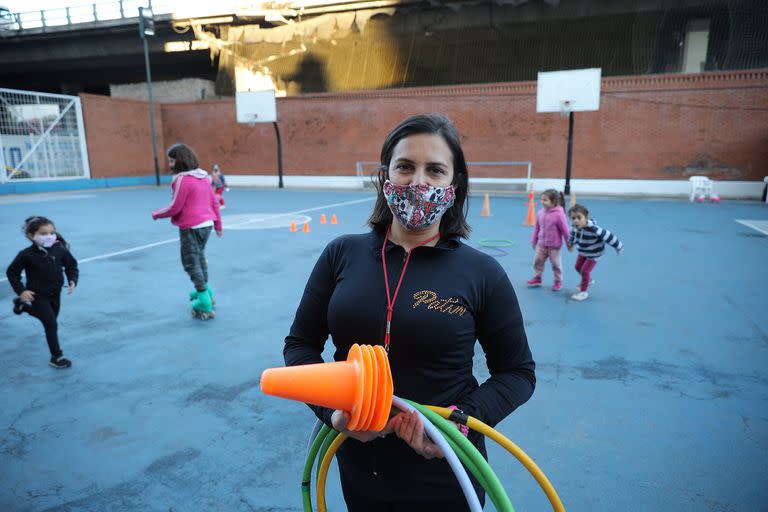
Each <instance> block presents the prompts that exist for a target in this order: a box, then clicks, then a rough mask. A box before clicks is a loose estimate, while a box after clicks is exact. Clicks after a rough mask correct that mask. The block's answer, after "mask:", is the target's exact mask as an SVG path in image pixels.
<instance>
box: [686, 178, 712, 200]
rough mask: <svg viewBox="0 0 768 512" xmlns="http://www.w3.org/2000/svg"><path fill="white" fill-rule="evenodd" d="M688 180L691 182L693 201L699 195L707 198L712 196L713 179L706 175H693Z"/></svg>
mask: <svg viewBox="0 0 768 512" xmlns="http://www.w3.org/2000/svg"><path fill="white" fill-rule="evenodd" d="M688 181H690V182H691V201H693V200H695V199H696V198H697V197H698V196H704V197H706V198H707V199H709V198H710V197H712V180H710V179H709V178H707V177H706V176H691V177H690V178H688Z"/></svg>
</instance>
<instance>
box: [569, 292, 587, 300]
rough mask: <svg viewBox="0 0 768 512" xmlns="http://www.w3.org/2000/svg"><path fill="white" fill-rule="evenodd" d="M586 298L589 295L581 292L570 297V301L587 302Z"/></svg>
mask: <svg viewBox="0 0 768 512" xmlns="http://www.w3.org/2000/svg"><path fill="white" fill-rule="evenodd" d="M587 297H589V294H588V293H587V292H581V291H580V292H578V293H574V294H573V295H571V299H573V300H578V301H582V300H587Z"/></svg>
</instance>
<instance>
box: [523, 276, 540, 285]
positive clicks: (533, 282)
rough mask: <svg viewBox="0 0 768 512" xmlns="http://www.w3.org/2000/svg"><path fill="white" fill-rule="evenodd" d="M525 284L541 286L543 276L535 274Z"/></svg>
mask: <svg viewBox="0 0 768 512" xmlns="http://www.w3.org/2000/svg"><path fill="white" fill-rule="evenodd" d="M525 284H527V285H528V286H541V276H533V277H532V278H530V279H529V280H528V281H527V282H526V283H525Z"/></svg>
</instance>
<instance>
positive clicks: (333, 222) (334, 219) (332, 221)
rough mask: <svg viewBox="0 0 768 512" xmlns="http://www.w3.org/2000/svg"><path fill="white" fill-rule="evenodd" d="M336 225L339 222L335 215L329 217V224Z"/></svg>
mask: <svg viewBox="0 0 768 512" xmlns="http://www.w3.org/2000/svg"><path fill="white" fill-rule="evenodd" d="M338 223H339V221H338V219H336V214H335V213H334V214H333V215H331V224H338Z"/></svg>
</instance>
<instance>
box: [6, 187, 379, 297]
mask: <svg viewBox="0 0 768 512" xmlns="http://www.w3.org/2000/svg"><path fill="white" fill-rule="evenodd" d="M374 199H376V198H375V197H368V198H365V199H356V200H354V201H344V202H342V203H333V204H326V205H323V206H316V207H314V208H305V209H303V210H296V211H294V212H287V213H276V214H274V215H271V216H270V215H267V216H264V217H260V218H259V219H256V220H253V219H249V220H245V221H242V222H236V223H234V224H232V225H231V226H229V227H228V228H229V229H238V227H239V226H245V225H247V224H249V223H251V222H264V221H265V220H267V219H274V218H279V217H286V218H288V219H290V218H291V216H296V215H298V214H301V213H306V212H314V211H318V210H328V209H330V208H337V207H340V206H349V205H352V204H358V203H364V202H366V201H373V200H374ZM222 221H223V219H222ZM246 229H247V228H246ZM178 241H179V239H178V237H177V238H169V239H167V240H160V241H159V242H153V243H151V244H145V245H140V246H138V247H131V248H130V249H124V250H122V251H116V252H110V253H108V254H101V255H99V256H91V257H90V258H83V259H81V260H78V263H88V262H89V261H96V260H104V259H107V258H112V257H114V256H120V255H122V254H129V253H132V252H137V251H143V250H144V249H150V248H152V247H158V246H160V245H166V244H172V243H174V242H178ZM7 280H8V278H6V277H3V278H0V283H2V282H3V281H7Z"/></svg>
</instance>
